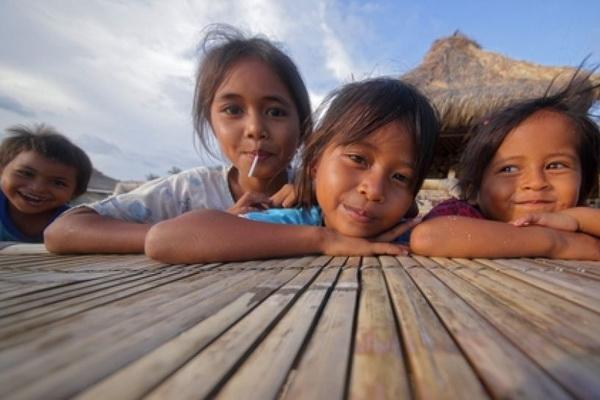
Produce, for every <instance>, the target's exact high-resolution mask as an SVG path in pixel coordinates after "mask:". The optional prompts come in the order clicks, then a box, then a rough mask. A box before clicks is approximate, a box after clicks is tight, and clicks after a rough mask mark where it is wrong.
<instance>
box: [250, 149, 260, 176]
mask: <svg viewBox="0 0 600 400" xmlns="http://www.w3.org/2000/svg"><path fill="white" fill-rule="evenodd" d="M256 164H258V154H257V155H255V156H254V160H252V165H251V166H250V171H248V178H251V177H252V175H253V174H254V170H255V169H256Z"/></svg>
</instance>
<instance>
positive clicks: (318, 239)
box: [146, 210, 406, 264]
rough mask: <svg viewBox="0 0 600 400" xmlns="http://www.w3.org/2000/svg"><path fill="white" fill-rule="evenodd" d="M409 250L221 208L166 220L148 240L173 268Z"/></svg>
mask: <svg viewBox="0 0 600 400" xmlns="http://www.w3.org/2000/svg"><path fill="white" fill-rule="evenodd" d="M405 252H406V249H405V248H404V247H402V246H398V245H395V244H392V243H381V242H370V241H368V240H365V239H360V238H351V237H346V236H342V235H339V234H337V233H335V232H333V231H331V230H329V229H327V228H322V227H318V226H307V225H283V224H270V223H265V222H258V221H251V220H248V219H245V218H241V217H237V216H234V215H231V214H228V213H225V212H222V211H216V210H201V211H192V212H189V213H186V214H183V215H181V216H179V217H177V218H173V219H170V220H166V221H162V222H160V223H158V224H156V225H154V226H153V227H152V229H150V231H149V232H148V235H147V237H146V254H147V255H148V256H150V257H152V258H154V259H157V260H160V261H163V262H168V263H172V264H176V263H197V262H218V261H241V260H252V259H263V258H276V257H293V256H299V255H305V254H314V253H323V254H328V255H373V254H390V255H399V254H403V253H405Z"/></svg>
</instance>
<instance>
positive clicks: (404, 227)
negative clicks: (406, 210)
mask: <svg viewBox="0 0 600 400" xmlns="http://www.w3.org/2000/svg"><path fill="white" fill-rule="evenodd" d="M419 222H421V219H420V218H413V219H409V220H408V221H404V222H402V223H400V224H398V225H396V226H394V227H393V228H391V229H390V230H388V231H386V232H384V233H382V234H381V235H378V236H377V237H376V238H375V240H376V241H378V242H389V241H391V240H394V239H396V238H397V237H399V236H402V234H403V233H405V232H406V231H409V230H411V229H412V228H414V227H415V225H417V224H418V223H419Z"/></svg>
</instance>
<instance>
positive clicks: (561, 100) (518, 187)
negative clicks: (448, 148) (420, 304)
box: [410, 70, 600, 260]
mask: <svg viewBox="0 0 600 400" xmlns="http://www.w3.org/2000/svg"><path fill="white" fill-rule="evenodd" d="M589 76H590V75H589V74H582V73H581V71H580V70H578V71H577V72H576V73H575V75H574V76H573V78H572V79H571V81H570V82H569V84H568V85H567V86H566V87H565V88H564V89H563V90H561V91H560V92H558V93H556V94H554V95H548V94H546V95H544V96H542V97H539V98H534V99H531V100H527V101H523V102H520V103H517V104H513V105H511V106H509V107H507V108H505V109H503V110H500V111H498V112H496V113H495V114H493V115H492V116H490V117H488V118H486V119H485V120H484V121H483V122H481V123H480V124H478V125H477V126H476V127H475V129H474V131H473V134H472V138H471V140H470V141H469V143H468V145H467V147H466V149H465V151H464V153H463V157H462V159H461V168H460V176H459V188H460V191H461V193H462V196H461V199H452V200H448V201H445V202H443V203H441V204H440V205H438V206H437V207H435V208H434V209H433V210H431V212H430V213H429V214H428V215H427V216H425V219H424V222H422V223H421V224H420V225H419V226H417V227H416V228H415V229H414V230H413V232H412V235H411V241H410V247H411V250H412V251H413V252H415V253H417V254H423V255H428V256H444V257H470V258H471V257H487V258H493V257H550V258H564V259H591V260H599V259H600V240H599V238H600V210H598V209H593V208H590V207H586V203H585V201H586V199H587V198H588V196H589V195H590V193H592V192H593V191H594V189H596V188H597V185H598V165H599V162H598V161H599V152H600V132H599V129H598V125H597V124H596V122H594V121H593V120H592V119H591V118H590V116H589V114H588V112H587V110H588V109H589V105H590V97H591V94H592V91H593V90H596V89H597V86H593V85H592V84H590V81H589Z"/></svg>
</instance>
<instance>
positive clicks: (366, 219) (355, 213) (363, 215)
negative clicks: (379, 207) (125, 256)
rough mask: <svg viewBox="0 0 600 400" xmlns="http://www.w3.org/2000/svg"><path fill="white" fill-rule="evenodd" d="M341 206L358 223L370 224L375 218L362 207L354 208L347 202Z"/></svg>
mask: <svg viewBox="0 0 600 400" xmlns="http://www.w3.org/2000/svg"><path fill="white" fill-rule="evenodd" d="M343 207H344V210H345V211H346V213H347V214H348V215H349V216H350V217H351V218H352V220H354V221H356V222H358V223H361V224H370V223H372V222H373V221H374V220H375V218H374V217H373V216H372V215H371V214H369V213H368V212H367V211H365V210H364V209H362V208H355V207H352V206H349V205H347V204H344V205H343Z"/></svg>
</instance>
